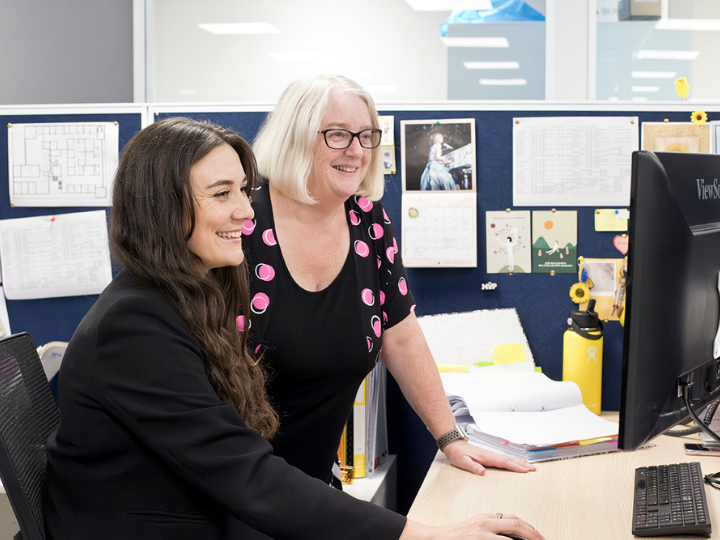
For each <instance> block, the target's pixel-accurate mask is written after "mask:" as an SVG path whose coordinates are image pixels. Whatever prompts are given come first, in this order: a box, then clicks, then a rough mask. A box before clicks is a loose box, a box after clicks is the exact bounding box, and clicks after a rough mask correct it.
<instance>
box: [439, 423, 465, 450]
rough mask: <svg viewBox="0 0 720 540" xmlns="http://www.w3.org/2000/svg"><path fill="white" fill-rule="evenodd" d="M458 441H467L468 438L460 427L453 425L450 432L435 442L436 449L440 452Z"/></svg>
mask: <svg viewBox="0 0 720 540" xmlns="http://www.w3.org/2000/svg"><path fill="white" fill-rule="evenodd" d="M458 439H464V440H466V441H467V440H468V436H467V433H465V430H464V429H463V428H462V427H460V426H459V425H457V424H455V427H454V428H453V429H452V430H450V431H448V432H447V433H446V434H445V435H443V436H442V437H440V438H439V439H438V440H437V447H438V448H439V449H440V451H443V450H445V447H446V446H447V445H448V444H450V443H451V442H453V441H457V440H458Z"/></svg>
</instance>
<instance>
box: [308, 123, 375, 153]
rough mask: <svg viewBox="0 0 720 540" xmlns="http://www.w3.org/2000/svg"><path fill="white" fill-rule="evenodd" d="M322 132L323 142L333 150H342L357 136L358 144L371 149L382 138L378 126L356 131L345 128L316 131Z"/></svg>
mask: <svg viewBox="0 0 720 540" xmlns="http://www.w3.org/2000/svg"><path fill="white" fill-rule="evenodd" d="M318 133H322V134H323V137H324V138H325V144H327V145H328V148H332V149H333V150H343V149H345V148H347V147H348V146H350V145H351V144H352V141H353V139H354V138H355V137H357V140H358V142H359V143H360V146H362V147H363V148H367V149H368V150H371V149H373V148H377V147H378V146H380V140H381V139H382V130H381V129H378V128H370V129H363V130H362V131H358V132H357V133H353V132H352V131H348V130H347V129H323V130H322V131H318Z"/></svg>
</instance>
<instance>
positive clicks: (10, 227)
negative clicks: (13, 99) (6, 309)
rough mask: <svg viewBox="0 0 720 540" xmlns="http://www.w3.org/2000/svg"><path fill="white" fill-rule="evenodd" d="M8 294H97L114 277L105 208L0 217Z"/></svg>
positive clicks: (17, 296) (0, 260) (25, 296)
mask: <svg viewBox="0 0 720 540" xmlns="http://www.w3.org/2000/svg"><path fill="white" fill-rule="evenodd" d="M0 263H1V264H2V274H3V286H4V288H5V296H6V297H7V298H8V299H9V300H28V299H33V298H53V297H58V296H78V295H86V294H99V293H100V292H102V290H103V289H104V288H105V287H106V286H107V285H108V284H109V283H110V281H111V280H112V270H111V263H110V250H109V247H108V233H107V219H106V215H105V210H97V211H91V212H76V213H71V214H56V215H53V216H38V217H28V218H18V219H4V220H0Z"/></svg>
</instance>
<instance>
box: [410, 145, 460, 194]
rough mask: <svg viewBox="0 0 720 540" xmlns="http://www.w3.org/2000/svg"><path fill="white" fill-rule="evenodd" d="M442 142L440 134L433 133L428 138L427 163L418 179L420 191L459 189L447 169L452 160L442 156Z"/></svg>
mask: <svg viewBox="0 0 720 540" xmlns="http://www.w3.org/2000/svg"><path fill="white" fill-rule="evenodd" d="M443 141H444V138H443V135H442V133H434V134H433V135H431V136H430V145H431V146H430V153H429V154H428V162H427V166H426V167H425V170H424V171H423V173H422V176H421V177H420V189H421V190H423V191H429V190H447V189H460V188H459V186H458V185H457V184H456V183H455V179H454V178H453V176H452V175H451V174H450V171H449V169H448V165H450V164H451V163H452V160H448V159H445V158H443V156H442V148H443Z"/></svg>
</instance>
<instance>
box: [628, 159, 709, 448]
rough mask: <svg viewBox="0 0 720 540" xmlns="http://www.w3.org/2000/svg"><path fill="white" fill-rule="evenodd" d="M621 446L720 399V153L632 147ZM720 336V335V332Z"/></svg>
mask: <svg viewBox="0 0 720 540" xmlns="http://www.w3.org/2000/svg"><path fill="white" fill-rule="evenodd" d="M628 235H629V248H628V269H627V283H626V306H625V326H624V339H623V368H622V388H621V396H620V431H619V437H618V446H619V447H620V448H622V449H623V450H634V449H636V448H638V447H639V446H641V445H643V444H644V443H646V442H647V441H649V440H650V439H652V438H653V437H655V436H657V435H659V434H661V433H663V432H664V431H666V430H668V429H669V428H671V427H672V426H674V425H675V424H677V423H679V422H681V421H683V420H686V419H688V417H689V415H690V413H689V411H688V409H687V408H686V406H685V402H684V400H683V397H682V393H683V387H684V386H685V385H687V384H690V383H692V385H691V386H690V388H689V389H688V396H689V397H690V400H689V403H690V404H691V407H692V409H693V410H694V411H695V412H699V411H700V410H701V409H702V408H703V407H704V406H705V405H707V404H708V403H709V402H711V401H713V400H714V399H716V398H718V397H720V380H719V379H720V374H719V373H718V369H719V367H720V363H718V360H717V359H716V356H718V353H717V352H715V350H714V349H717V348H720V345H718V346H716V345H715V344H714V342H715V337H716V334H717V333H718V323H719V321H720V299H719V296H718V295H719V291H718V288H719V286H720V282H719V281H718V279H719V277H718V274H719V273H720V155H717V154H691V153H681V152H656V153H653V152H646V151H639V152H634V153H633V158H632V185H631V196H630V220H629V228H628ZM719 344H720V340H719Z"/></svg>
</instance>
